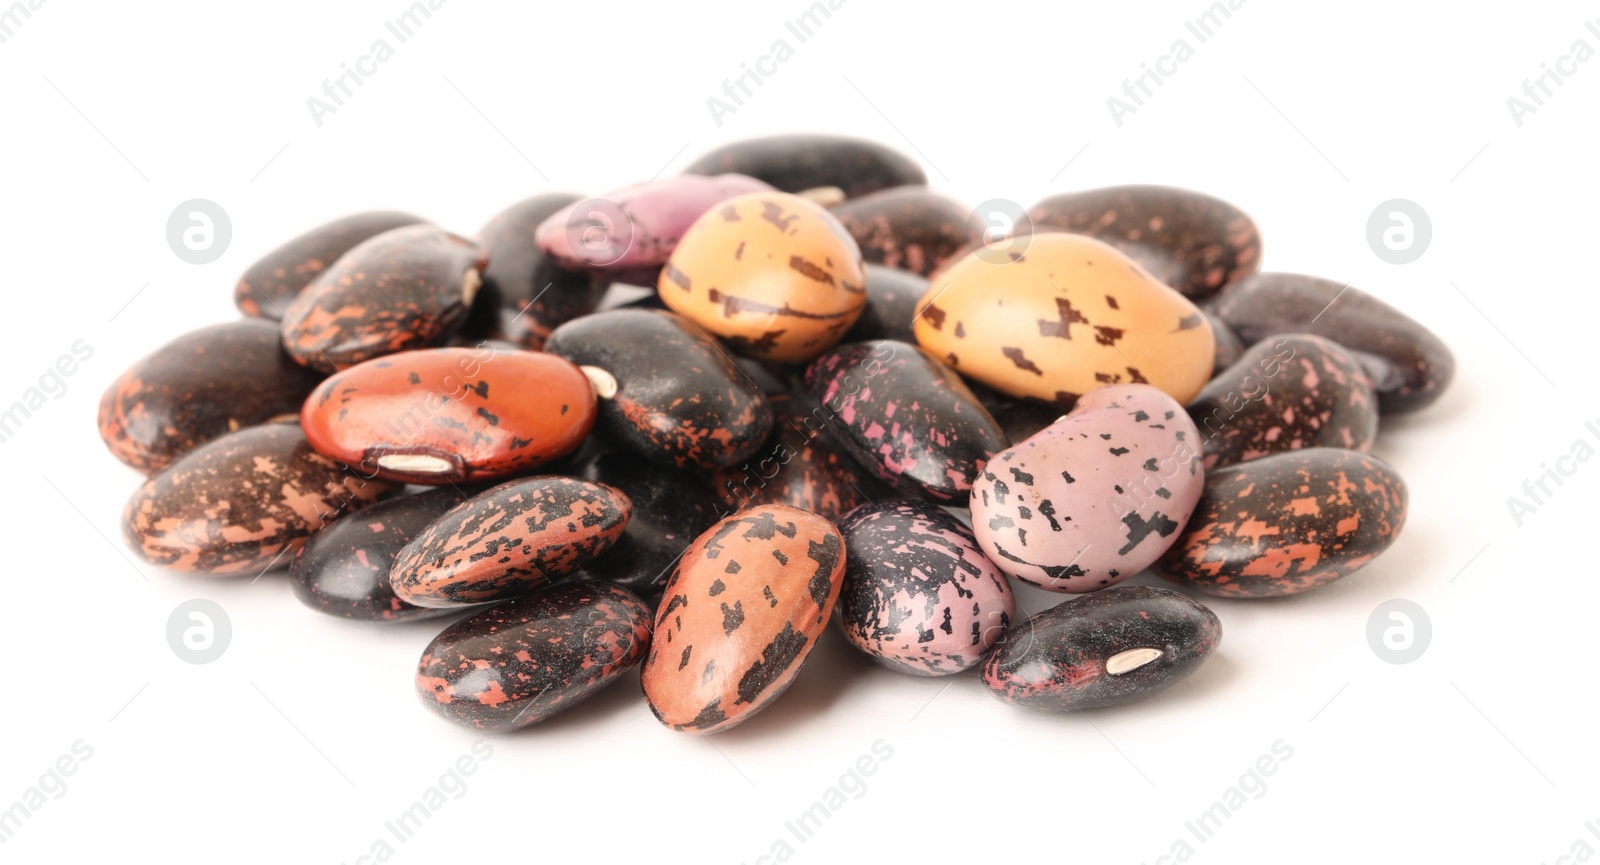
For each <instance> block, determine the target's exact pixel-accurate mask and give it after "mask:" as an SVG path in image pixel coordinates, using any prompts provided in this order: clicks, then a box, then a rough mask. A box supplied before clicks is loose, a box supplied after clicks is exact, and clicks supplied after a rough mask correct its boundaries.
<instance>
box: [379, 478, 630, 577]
mask: <svg viewBox="0 0 1600 865" xmlns="http://www.w3.org/2000/svg"><path fill="white" fill-rule="evenodd" d="M632 513H633V503H632V502H631V501H629V499H628V497H627V496H626V495H624V494H623V493H622V491H621V490H617V489H615V488H613V487H608V486H605V485H603V484H594V483H589V482H587V481H580V480H578V479H576V478H566V477H535V478H524V479H522V480H516V481H510V482H508V483H504V484H501V485H499V486H497V487H494V488H492V489H490V490H488V491H486V492H483V493H480V494H479V495H476V496H473V497H472V498H470V499H468V500H466V501H464V502H462V503H461V504H459V505H457V506H455V507H454V508H451V509H450V510H449V511H448V512H446V513H445V515H444V516H442V517H440V518H439V519H437V520H435V521H434V522H432V523H431V524H429V525H428V527H427V528H425V529H423V530H422V532H421V533H419V534H418V535H417V536H416V537H415V538H413V539H412V540H411V542H410V543H408V544H406V546H405V548H404V549H402V550H401V551H400V553H399V555H397V556H396V557H395V562H394V567H393V568H392V569H391V570H390V573H389V579H390V582H392V583H393V584H394V591H395V594H396V595H399V596H400V598H401V600H404V601H408V602H410V603H413V604H416V605H417V606H420V607H462V606H469V605H472V604H482V603H488V602H491V601H501V600H505V599H507V598H514V597H517V596H518V595H525V594H527V593H529V592H531V591H533V590H535V589H537V588H539V587H540V586H543V585H545V584H546V583H550V582H554V581H556V580H558V579H560V578H562V577H564V576H567V575H568V574H570V573H572V572H573V571H576V570H577V569H578V568H580V567H582V566H583V565H584V564H586V563H588V562H590V561H592V560H593V559H594V558H595V557H596V556H599V555H600V554H601V553H603V552H605V551H606V550H608V549H610V548H611V546H612V545H613V544H615V543H616V542H617V540H618V539H620V538H621V537H622V532H623V529H625V528H626V527H627V525H628V518H629V517H630V516H631V515H632Z"/></svg>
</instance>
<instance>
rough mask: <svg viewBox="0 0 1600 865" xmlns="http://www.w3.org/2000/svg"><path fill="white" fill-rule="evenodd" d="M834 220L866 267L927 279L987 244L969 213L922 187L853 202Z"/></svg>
mask: <svg viewBox="0 0 1600 865" xmlns="http://www.w3.org/2000/svg"><path fill="white" fill-rule="evenodd" d="M833 215H834V216H835V217H837V218H838V220H839V222H840V224H842V225H843V226H844V228H845V230H846V231H848V232H850V236H851V237H853V238H855V240H856V244H857V245H858V246H860V247H861V260H862V261H864V262H866V263H868V264H881V265H886V266H888V267H894V268H899V269H901V270H906V271H910V272H911V273H915V274H917V275H919V276H923V277H926V276H927V275H928V274H930V273H933V271H934V270H935V269H937V268H938V267H939V266H940V265H942V264H944V263H945V262H946V261H949V260H951V259H952V258H954V257H956V256H957V255H961V254H965V253H966V251H967V250H968V249H970V248H972V247H975V246H978V245H980V244H982V242H983V232H982V230H981V228H980V227H979V226H978V224H977V223H976V221H975V220H973V219H972V214H971V212H970V211H969V210H968V209H967V208H965V207H963V206H961V205H960V204H958V203H956V202H955V201H952V200H951V199H949V198H946V197H945V196H943V195H939V194H938V193H935V192H930V191H929V190H928V189H927V188H926V187H922V186H902V187H898V188H896V189H885V190H883V191H881V192H874V193H872V194H871V195H865V196H862V197H860V198H855V199H851V200H849V201H846V202H844V203H843V204H839V205H837V206H835V207H834V208H833ZM907 321H908V323H909V319H907Z"/></svg>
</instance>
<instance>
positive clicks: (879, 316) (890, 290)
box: [840, 264, 928, 343]
mask: <svg viewBox="0 0 1600 865" xmlns="http://www.w3.org/2000/svg"><path fill="white" fill-rule="evenodd" d="M862 270H863V271H864V272H865V273H866V275H867V306H866V308H865V309H863V310H862V311H861V317H860V318H858V319H856V323H855V324H853V325H851V326H850V329H849V330H847V331H845V334H844V339H842V340H840V341H841V342H847V343H849V342H866V341H867V340H871V339H896V340H899V341H901V342H912V343H914V342H916V341H917V337H916V334H915V333H913V332H912V330H911V321H912V319H915V318H916V317H917V303H918V302H919V301H921V300H922V297H923V295H925V294H927V293H928V280H927V279H926V278H925V277H921V276H918V275H916V274H914V273H910V272H907V271H904V270H901V269H899V268H897V267H884V266H883V265H881V264H868V265H866V266H865V267H863V268H862Z"/></svg>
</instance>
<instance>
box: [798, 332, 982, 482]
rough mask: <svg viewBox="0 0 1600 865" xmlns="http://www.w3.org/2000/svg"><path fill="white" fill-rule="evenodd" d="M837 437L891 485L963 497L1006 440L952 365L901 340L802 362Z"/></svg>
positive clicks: (808, 382)
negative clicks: (805, 363) (808, 364)
mask: <svg viewBox="0 0 1600 865" xmlns="http://www.w3.org/2000/svg"><path fill="white" fill-rule="evenodd" d="M806 388H807V389H808V390H809V391H810V393H811V396H812V397H813V398H814V399H816V400H817V401H818V402H820V403H821V404H822V406H823V407H824V409H825V410H826V413H825V414H824V416H823V418H822V419H823V420H824V421H825V422H826V423H827V430H828V433H829V434H830V435H832V436H833V437H834V438H835V440H836V441H838V442H839V443H840V444H842V445H844V447H845V449H846V450H848V451H849V452H850V454H851V455H853V456H854V457H855V458H856V459H857V460H860V461H861V463H862V465H865V466H867V467H868V468H870V469H871V470H873V471H874V472H876V473H877V474H878V476H879V477H880V478H881V479H882V480H884V481H887V482H888V483H889V484H891V485H892V486H894V487H895V488H896V489H899V490H901V491H902V492H904V493H907V494H910V495H919V496H927V497H928V498H931V499H934V500H936V501H940V502H948V503H952V504H957V505H960V504H965V503H966V500H967V496H968V495H969V494H970V493H971V491H972V482H973V479H974V478H975V477H977V474H978V472H979V471H981V470H982V469H983V466H984V463H985V462H987V461H988V460H989V458H990V457H992V456H994V455H995V454H996V453H998V452H1000V451H1002V450H1004V449H1005V448H1006V446H1007V445H1008V444H1009V442H1008V441H1007V440H1006V438H1005V433H1004V432H1002V431H1001V429H1000V425H999V424H998V423H996V422H995V419H994V418H992V417H990V416H989V413H988V412H987V411H985V410H984V408H983V406H982V405H980V404H979V403H978V400H977V397H975V396H973V395H972V391H970V390H968V389H967V386H966V384H964V383H963V382H962V381H961V378H960V377H959V376H957V375H956V374H955V371H953V370H951V369H950V368H949V367H947V366H945V365H944V364H942V363H940V362H939V361H937V360H935V359H934V358H932V357H930V356H929V355H928V354H927V353H925V352H923V351H920V350H919V349H918V348H917V347H916V346H913V345H907V344H906V343H903V342H893V341H890V340H881V341H876V342H864V343H854V344H851V345H844V346H840V347H838V348H835V349H833V350H831V351H828V352H826V353H824V354H823V355H822V356H821V357H819V358H817V359H816V360H815V361H813V362H812V363H811V365H810V366H809V367H807V368H806Z"/></svg>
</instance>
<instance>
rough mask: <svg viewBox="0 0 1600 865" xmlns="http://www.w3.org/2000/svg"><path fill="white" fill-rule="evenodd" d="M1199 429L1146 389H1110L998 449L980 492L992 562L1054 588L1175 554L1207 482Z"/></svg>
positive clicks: (981, 531)
mask: <svg viewBox="0 0 1600 865" xmlns="http://www.w3.org/2000/svg"><path fill="white" fill-rule="evenodd" d="M1199 446H1200V445H1199V433H1198V432H1196V430H1195V426H1194V422H1193V421H1192V420H1190V419H1189V416H1188V415H1187V414H1185V413H1184V410H1183V407H1182V406H1180V405H1178V403H1177V402H1176V401H1175V400H1173V399H1172V397H1169V396H1167V395H1166V394H1165V393H1162V392H1161V391H1160V390H1158V389H1156V388H1154V387H1151V386H1149V385H1141V384H1128V385H1109V386H1106V387H1101V388H1096V389H1095V390H1091V391H1089V392H1088V393H1086V394H1084V395H1083V396H1082V397H1080V398H1079V399H1078V402H1077V405H1075V406H1074V407H1073V409H1072V412H1071V413H1070V414H1068V415H1066V416H1065V417H1063V418H1062V419H1061V420H1058V421H1056V422H1055V423H1053V424H1051V425H1050V426H1049V427H1046V428H1045V429H1044V430H1042V431H1040V432H1039V434H1038V435H1035V436H1034V437H1032V438H1030V439H1028V440H1027V441H1024V442H1022V443H1021V444H1018V445H1016V446H1015V447H1012V448H1009V449H1007V450H1004V451H1001V452H1000V453H998V454H996V455H995V457H994V459H992V460H990V461H989V463H988V465H987V466H985V467H984V470H983V472H982V473H980V474H979V475H978V480H977V482H976V483H975V484H973V488H972V527H973V531H974V533H975V534H976V535H977V538H978V542H979V543H980V544H981V545H982V547H983V551H984V552H985V553H986V554H988V556H989V558H990V559H991V560H993V561H994V563H995V564H997V565H999V566H1000V568H1001V569H1002V570H1004V571H1005V572H1006V573H1008V574H1010V575H1011V576H1013V577H1016V578H1017V579H1020V580H1023V581H1024V582H1027V583H1031V584H1033V585H1036V586H1039V587H1040V588H1043V589H1048V590H1050V591H1052V592H1073V593H1076V592H1089V591H1094V590H1095V589H1101V588H1104V587H1106V586H1110V585H1113V584H1115V583H1117V582H1119V581H1121V580H1123V579H1126V578H1127V577H1130V576H1132V575H1134V574H1136V573H1138V572H1139V571H1141V570H1143V569H1144V568H1145V567H1147V566H1149V565H1150V563H1151V562H1154V561H1155V560H1156V559H1157V558H1159V557H1160V556H1161V554H1162V553H1163V552H1166V549H1167V547H1168V546H1170V545H1171V544H1172V542H1173V541H1174V540H1176V539H1177V537H1178V531H1179V529H1181V528H1183V524H1184V523H1185V522H1186V521H1188V519H1189V515H1190V514H1191V513H1193V512H1194V507H1195V503H1196V502H1197V501H1199V500H1200V493H1201V491H1202V490H1203V489H1204V488H1205V478H1204V476H1203V474H1202V473H1201V470H1200V455H1199V454H1198V453H1197V450H1196V449H1197V448H1199Z"/></svg>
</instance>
